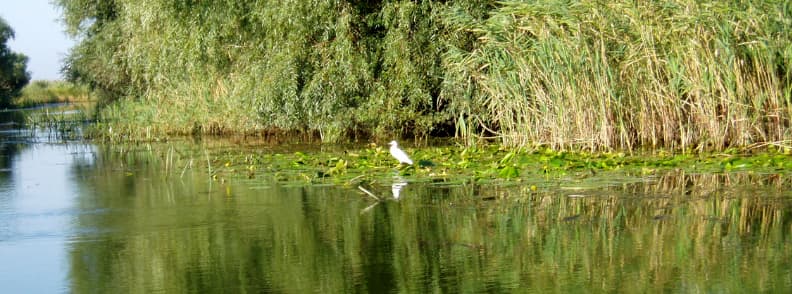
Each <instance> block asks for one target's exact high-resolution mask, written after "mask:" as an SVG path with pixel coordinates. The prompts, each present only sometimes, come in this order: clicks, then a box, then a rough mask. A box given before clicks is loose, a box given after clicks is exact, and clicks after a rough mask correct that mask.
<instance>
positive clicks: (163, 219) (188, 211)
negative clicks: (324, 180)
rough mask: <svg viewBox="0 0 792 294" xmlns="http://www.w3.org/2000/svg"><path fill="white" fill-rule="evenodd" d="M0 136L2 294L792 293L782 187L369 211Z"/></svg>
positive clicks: (444, 194)
mask: <svg viewBox="0 0 792 294" xmlns="http://www.w3.org/2000/svg"><path fill="white" fill-rule="evenodd" d="M0 138H2V141H1V143H0V292H3V293H58V292H76V293H86V292H90V293H124V292H136V293H153V292H200V293H210V292H231V293H234V292H243V291H247V292H290V293H310V292H314V293H316V292H318V293H341V292H375V293H388V292H393V293H395V292H407V293H428V292H452V293H456V292H519V293H525V292H536V293H546V292H562V293H575V292H613V291H620V292H661V291H663V292H726V293H734V292H753V291H766V292H788V291H789V290H790V289H792V243H791V242H790V241H791V240H790V238H792V237H791V235H790V233H792V193H790V187H791V186H792V185H791V184H790V182H792V180H791V179H789V178H787V177H786V176H783V175H755V174H704V175H701V174H698V175H690V174H684V173H682V172H677V173H669V174H666V175H662V176H655V177H651V178H646V179H644V180H642V181H638V182H635V181H631V182H623V183H622V182H619V181H618V180H616V181H614V180H612V179H603V180H602V181H601V184H599V185H593V186H592V185H587V188H583V187H581V186H579V185H575V182H574V180H571V181H565V182H553V181H549V182H547V183H544V184H541V185H539V186H540V189H538V190H537V191H531V189H529V188H528V187H525V186H524V185H514V186H509V187H502V186H492V185H490V186H487V185H475V184H466V185H441V184H428V183H414V182H413V183H411V182H409V181H406V182H405V181H402V180H401V179H398V178H394V181H393V182H392V183H381V185H375V186H372V187H371V189H372V190H373V192H375V193H378V194H380V195H392V193H394V191H396V192H397V193H398V195H399V198H398V199H397V200H389V201H385V202H381V203H377V202H373V201H372V200H371V199H369V198H367V197H365V196H363V195H362V194H361V193H360V192H359V191H358V190H356V189H355V187H345V186H332V185H330V186H327V185H323V186H304V185H291V184H283V183H279V182H276V181H274V180H273V179H270V178H269V177H267V176H266V175H260V176H258V177H256V178H253V179H234V180H227V181H220V180H213V179H212V178H211V177H210V176H209V175H208V174H207V171H206V168H201V167H199V164H198V163H196V164H194V165H193V166H192V167H188V168H184V167H181V166H179V167H173V166H168V163H167V161H164V160H163V159H162V158H163V154H168V153H174V152H179V151H166V152H162V150H184V149H190V148H193V147H195V148H197V149H204V150H212V148H215V147H212V146H207V145H202V144H205V143H201V142H197V143H179V144H173V145H165V144H162V145H138V146H133V147H130V146H127V147H121V146H102V145H93V144H87V143H82V142H78V141H64V140H62V139H59V138H57V136H52V135H49V133H48V132H45V131H30V130H24V129H23V130H20V128H18V125H8V124H6V125H4V128H3V129H2V130H1V131H0ZM174 146H175V147H174ZM224 148H228V147H224ZM157 150H159V151H157ZM273 152H277V151H273ZM290 152H294V150H293V149H292V150H291V151H290ZM196 162H197V160H196ZM397 190H398V191H397Z"/></svg>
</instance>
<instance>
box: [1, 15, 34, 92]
mask: <svg viewBox="0 0 792 294" xmlns="http://www.w3.org/2000/svg"><path fill="white" fill-rule="evenodd" d="M12 38H14V30H13V29H12V28H11V27H10V26H9V25H8V23H7V22H6V21H5V20H4V19H2V18H0V107H8V106H9V105H10V104H11V99H12V98H14V97H16V96H19V94H20V91H21V90H22V88H23V87H25V85H27V83H28V82H29V81H30V74H29V73H28V72H27V60H28V58H27V56H25V55H24V54H21V53H16V52H13V51H11V49H10V48H8V45H7V44H6V43H7V42H8V41H9V40H11V39H12Z"/></svg>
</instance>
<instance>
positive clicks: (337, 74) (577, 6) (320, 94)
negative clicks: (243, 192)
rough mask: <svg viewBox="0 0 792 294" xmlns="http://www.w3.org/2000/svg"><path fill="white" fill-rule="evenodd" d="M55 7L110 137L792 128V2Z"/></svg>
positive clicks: (616, 142) (81, 0)
mask: <svg viewBox="0 0 792 294" xmlns="http://www.w3.org/2000/svg"><path fill="white" fill-rule="evenodd" d="M58 4H59V5H60V6H61V7H62V8H63V10H64V13H65V16H64V19H65V23H66V24H67V31H68V32H70V33H72V34H74V35H75V36H77V37H78V38H80V39H81V42H80V44H79V45H77V46H76V47H75V48H74V49H73V51H72V52H71V54H70V56H69V58H68V59H67V64H66V72H67V76H68V77H70V78H71V79H72V80H76V81H83V82H86V83H88V84H89V85H91V86H92V87H93V88H94V89H96V90H97V91H98V92H100V93H103V94H104V95H105V96H106V97H107V98H108V99H106V101H113V100H116V99H118V101H116V102H115V103H109V104H108V105H107V106H106V107H105V108H103V110H102V112H101V113H100V115H99V119H100V121H107V122H113V123H114V124H116V127H114V128H113V129H114V130H116V131H117V132H115V134H119V132H118V131H119V130H125V131H127V132H129V133H132V132H135V131H136V130H137V131H140V133H145V134H146V135H149V134H152V133H162V134H168V133H224V132H254V131H261V130H280V131H297V132H309V133H311V132H315V133H317V134H319V135H320V136H321V137H322V139H323V140H325V141H338V140H343V139H349V138H356V137H359V136H363V137H371V136H374V137H390V136H394V135H396V136H414V137H423V136H428V135H447V134H453V133H456V134H457V135H463V136H466V137H469V138H474V137H477V136H480V135H482V134H484V135H485V136H496V137H498V138H500V139H501V140H503V142H505V143H507V144H510V145H527V144H535V143H538V144H547V145H551V146H557V147H561V148H565V147H569V146H583V147H586V148H592V149H598V148H606V149H607V148H632V147H636V146H647V145H649V146H660V147H671V148H682V149H687V148H715V149H720V148H725V147H728V146H733V145H750V144H755V143H759V142H783V141H788V140H790V139H792V132H790V131H789V130H790V125H792V123H791V119H792V103H791V102H790V97H792V94H790V93H792V87H790V77H791V76H792V74H790V70H789V69H790V68H792V66H790V63H792V62H790V60H792V58H790V56H792V53H790V52H792V50H791V49H790V48H792V41H790V40H792V38H790V36H789V32H790V31H792V30H790V28H791V27H792V12H790V8H789V7H790V6H789V5H787V4H785V3H784V2H783V1H779V0H764V1H734V2H729V3H721V2H713V3H709V2H708V3H699V2H696V1H690V0H674V1H666V2H662V3H659V2H658V3H650V4H647V5H635V4H634V3H632V2H630V1H615V2H591V1H562V0H559V1H487V0H457V1H428V0H427V1H396V0H393V1H330V0H311V1H297V0H287V1H267V0H265V1H208V0H193V1H166V0H136V1H132V0H114V1H96V0H59V1H58ZM141 130H145V131H144V132H142V131H141ZM123 132H124V131H122V132H121V133H123Z"/></svg>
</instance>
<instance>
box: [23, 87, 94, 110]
mask: <svg viewBox="0 0 792 294" xmlns="http://www.w3.org/2000/svg"><path fill="white" fill-rule="evenodd" d="M91 101H93V100H92V98H91V91H90V89H89V88H88V86H85V85H79V84H75V83H71V82H66V81H47V80H36V81H33V82H31V83H30V84H28V85H27V86H25V87H24V88H22V95H21V96H19V97H17V98H15V99H14V100H13V101H12V103H13V105H14V106H15V107H17V108H27V107H34V106H38V105H44V104H52V103H72V102H91Z"/></svg>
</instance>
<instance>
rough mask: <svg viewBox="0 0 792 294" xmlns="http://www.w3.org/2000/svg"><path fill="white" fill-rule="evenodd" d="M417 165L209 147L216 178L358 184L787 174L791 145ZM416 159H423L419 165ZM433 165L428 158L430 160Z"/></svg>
mask: <svg viewBox="0 0 792 294" xmlns="http://www.w3.org/2000/svg"><path fill="white" fill-rule="evenodd" d="M405 150H406V151H407V152H408V154H410V156H411V157H412V158H413V160H414V161H415V162H416V164H415V165H404V164H399V163H398V162H397V161H396V160H395V159H393V158H392V157H391V156H390V154H389V153H388V149H387V148H386V147H383V146H379V145H374V144H372V145H369V146H365V147H358V148H326V149H325V150H317V151H295V152H267V151H255V150H249V149H229V150H218V151H215V152H211V155H210V162H211V165H213V166H219V167H218V168H216V169H215V170H214V173H215V174H216V175H217V176H218V177H221V178H225V179H235V178H248V179H256V178H262V177H274V178H276V179H277V180H278V181H282V182H294V183H301V184H328V183H329V184H339V185H358V184H360V183H391V182H393V181H394V180H393V179H394V177H398V178H400V179H404V180H405V181H410V182H435V183H448V182H479V183H492V184H503V185H511V184H519V183H521V182H522V183H529V182H530V183H534V182H535V181H569V180H572V181H575V180H583V179H592V178H594V179H596V178H603V177H617V178H642V177H647V176H653V175H658V174H661V173H664V172H666V171H670V170H684V171H686V172H688V173H729V172H751V173H788V172H789V171H790V170H792V155H790V154H789V151H783V150H768V151H764V152H761V153H756V154H742V153H711V154H673V153H666V152H661V151H658V152H647V153H643V154H625V153H620V152H602V153H590V152H582V151H558V150H553V149H549V148H537V149H530V150H528V149H509V148H505V147H503V146H501V145H486V146H478V147H460V146H442V147H421V148H417V147H414V148H405ZM421 162H423V163H426V164H420V163H421ZM429 163H431V164H429Z"/></svg>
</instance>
